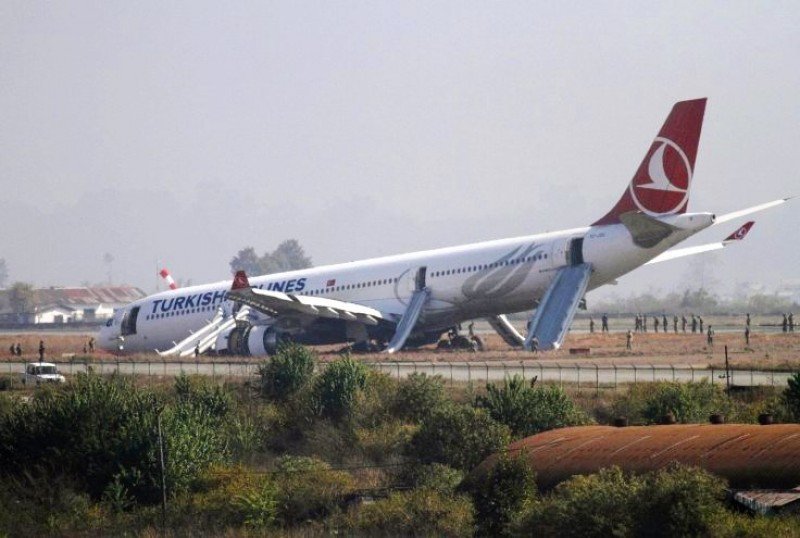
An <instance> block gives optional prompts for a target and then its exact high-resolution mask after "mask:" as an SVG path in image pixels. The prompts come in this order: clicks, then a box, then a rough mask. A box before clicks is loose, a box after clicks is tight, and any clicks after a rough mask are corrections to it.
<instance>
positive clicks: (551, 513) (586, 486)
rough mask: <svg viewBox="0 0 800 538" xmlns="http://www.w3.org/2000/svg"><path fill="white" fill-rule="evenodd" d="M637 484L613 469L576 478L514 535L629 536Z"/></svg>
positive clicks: (639, 486)
mask: <svg viewBox="0 0 800 538" xmlns="http://www.w3.org/2000/svg"><path fill="white" fill-rule="evenodd" d="M641 489H642V484H641V480H640V479H639V478H637V477H632V478H628V477H626V476H625V475H624V474H623V472H622V471H621V470H620V469H619V468H617V467H614V468H610V469H603V470H601V471H600V472H599V473H597V474H593V475H587V476H576V477H574V478H571V479H570V480H568V481H566V482H562V483H561V484H559V485H558V486H557V487H556V489H555V490H554V491H553V492H552V493H551V494H550V495H548V496H547V497H544V498H543V499H542V501H541V502H539V503H537V504H536V505H535V506H534V507H533V509H532V510H531V511H530V512H529V513H528V514H527V515H526V516H525V517H524V518H522V519H521V521H520V525H519V528H518V532H519V533H520V534H526V535H536V536H564V537H566V538H569V537H575V538H583V537H598V538H605V537H607V536H633V535H634V534H633V532H634V525H635V522H636V514H635V510H634V508H635V502H634V499H635V498H636V497H637V496H638V495H639V493H640V491H641Z"/></svg>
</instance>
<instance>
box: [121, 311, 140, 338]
mask: <svg viewBox="0 0 800 538" xmlns="http://www.w3.org/2000/svg"><path fill="white" fill-rule="evenodd" d="M138 317H139V307H138V306H134V307H133V308H131V309H130V310H128V311H126V312H125V314H123V316H122V324H121V326H120V334H121V335H122V336H128V335H131V334H136V320H137V318H138Z"/></svg>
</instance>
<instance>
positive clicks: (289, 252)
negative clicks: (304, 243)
mask: <svg viewBox="0 0 800 538" xmlns="http://www.w3.org/2000/svg"><path fill="white" fill-rule="evenodd" d="M261 265H262V268H263V269H264V270H265V272H266V273H278V272H281V271H292V270H294V269H305V268H307V267H311V258H309V257H308V256H306V254H305V252H304V251H303V247H301V246H300V243H299V242H298V241H297V239H287V240H286V241H284V242H283V243H281V244H280V245H278V248H276V249H275V250H274V251H273V252H272V254H270V255H266V254H265V255H264V258H262V260H261Z"/></svg>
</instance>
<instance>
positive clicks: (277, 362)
mask: <svg viewBox="0 0 800 538" xmlns="http://www.w3.org/2000/svg"><path fill="white" fill-rule="evenodd" d="M315 362H316V360H315V358H314V354H313V353H312V351H311V350H309V349H308V348H306V347H303V346H301V345H298V344H294V343H288V344H282V345H281V347H280V349H279V350H278V353H276V354H275V355H274V356H272V357H270V359H269V362H268V363H266V364H263V365H261V367H260V368H259V369H258V373H259V375H260V376H261V392H262V394H264V395H265V396H267V397H269V398H272V399H275V400H280V401H285V400H287V399H289V397H290V396H293V395H294V394H296V393H297V392H298V391H299V390H301V389H303V388H304V387H306V386H307V385H308V384H309V383H310V382H311V378H312V376H313V375H314V364H315Z"/></svg>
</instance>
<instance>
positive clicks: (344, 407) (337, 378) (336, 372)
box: [314, 356, 369, 420]
mask: <svg viewBox="0 0 800 538" xmlns="http://www.w3.org/2000/svg"><path fill="white" fill-rule="evenodd" d="M368 376H369V369H368V368H367V367H366V366H364V365H363V364H362V363H360V362H356V361H354V360H353V359H352V358H350V357H349V356H348V357H344V358H341V359H338V360H335V361H333V362H332V363H330V364H329V365H328V367H327V368H325V371H324V372H322V373H321V374H320V375H319V377H318V378H317V381H316V384H315V387H314V395H315V397H316V402H317V410H318V412H319V414H320V415H322V416H324V417H327V418H332V419H336V420H339V419H343V418H349V417H351V416H352V414H353V412H354V411H355V409H356V405H357V403H358V399H359V396H360V395H361V391H362V390H363V389H364V387H365V386H366V384H367V378H368Z"/></svg>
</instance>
